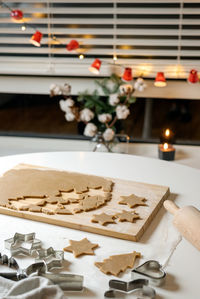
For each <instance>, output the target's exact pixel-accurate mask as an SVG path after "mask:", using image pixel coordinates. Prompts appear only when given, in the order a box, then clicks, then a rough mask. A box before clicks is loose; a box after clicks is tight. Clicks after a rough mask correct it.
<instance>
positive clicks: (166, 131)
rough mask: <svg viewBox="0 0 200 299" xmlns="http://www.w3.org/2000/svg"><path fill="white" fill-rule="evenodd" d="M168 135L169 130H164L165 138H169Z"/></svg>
mask: <svg viewBox="0 0 200 299" xmlns="http://www.w3.org/2000/svg"><path fill="white" fill-rule="evenodd" d="M169 135H170V130H169V129H166V130H165V136H166V137H169Z"/></svg>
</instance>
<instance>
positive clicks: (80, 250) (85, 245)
mask: <svg viewBox="0 0 200 299" xmlns="http://www.w3.org/2000/svg"><path fill="white" fill-rule="evenodd" d="M69 243H70V246H67V247H65V248H63V250H64V251H69V252H73V254H74V256H75V257H78V256H80V255H83V254H89V255H94V249H95V248H97V247H99V245H98V244H94V243H91V242H90V241H89V240H88V239H87V238H84V239H82V240H80V241H74V240H69Z"/></svg>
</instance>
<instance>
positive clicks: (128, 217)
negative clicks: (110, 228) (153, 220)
mask: <svg viewBox="0 0 200 299" xmlns="http://www.w3.org/2000/svg"><path fill="white" fill-rule="evenodd" d="M115 217H116V218H118V219H119V221H121V222H123V221H128V222H134V220H136V219H140V216H139V214H137V213H135V212H134V211H125V210H123V211H122V212H121V213H117V214H115Z"/></svg>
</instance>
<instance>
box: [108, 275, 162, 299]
mask: <svg viewBox="0 0 200 299" xmlns="http://www.w3.org/2000/svg"><path fill="white" fill-rule="evenodd" d="M148 283H149V282H148V280H147V279H136V280H133V281H129V282H126V281H121V280H116V279H111V280H110V281H109V287H110V290H108V291H106V292H105V293H104V298H123V297H126V295H128V294H131V297H132V295H133V296H134V297H135V298H138V299H142V298H145V299H155V296H156V292H155V290H154V289H153V288H151V287H149V286H148Z"/></svg>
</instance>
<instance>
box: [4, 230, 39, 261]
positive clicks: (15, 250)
mask: <svg viewBox="0 0 200 299" xmlns="http://www.w3.org/2000/svg"><path fill="white" fill-rule="evenodd" d="M4 242H5V248H6V249H9V250H10V252H11V255H12V256H13V255H17V254H25V255H32V254H33V252H34V251H35V250H37V249H40V248H41V245H42V242H41V241H40V240H38V239H36V238H35V233H30V234H19V233H15V235H14V237H13V238H10V239H7V240H5V241H4ZM23 243H26V245H29V246H28V248H27V247H26V246H21V245H22V244H23Z"/></svg>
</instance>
